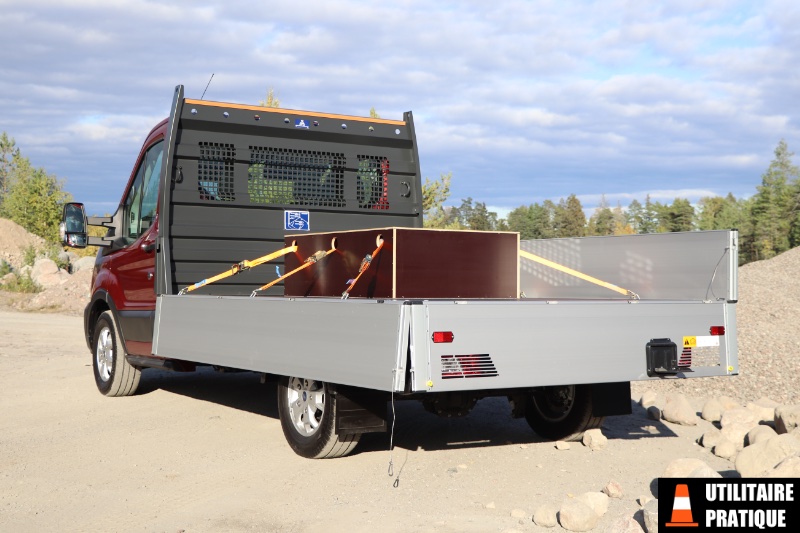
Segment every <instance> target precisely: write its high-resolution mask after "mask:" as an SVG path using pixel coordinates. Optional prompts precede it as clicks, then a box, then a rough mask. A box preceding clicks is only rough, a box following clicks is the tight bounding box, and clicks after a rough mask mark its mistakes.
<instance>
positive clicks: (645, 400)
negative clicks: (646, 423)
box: [639, 390, 658, 409]
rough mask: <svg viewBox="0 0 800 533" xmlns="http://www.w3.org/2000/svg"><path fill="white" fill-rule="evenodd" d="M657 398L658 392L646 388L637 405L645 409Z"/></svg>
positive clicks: (654, 402)
mask: <svg viewBox="0 0 800 533" xmlns="http://www.w3.org/2000/svg"><path fill="white" fill-rule="evenodd" d="M657 400H658V394H656V393H655V391H652V390H646V391H644V393H643V394H642V397H641V398H640V399H639V405H641V406H642V407H644V408H645V409H647V408H648V407H650V406H651V405H655V404H656V401H657Z"/></svg>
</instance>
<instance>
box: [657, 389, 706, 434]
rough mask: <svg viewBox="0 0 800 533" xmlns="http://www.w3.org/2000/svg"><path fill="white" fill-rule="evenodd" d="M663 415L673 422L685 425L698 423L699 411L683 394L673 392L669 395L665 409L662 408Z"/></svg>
mask: <svg viewBox="0 0 800 533" xmlns="http://www.w3.org/2000/svg"><path fill="white" fill-rule="evenodd" d="M661 417H662V418H663V419H664V420H666V421H667V422H672V423H673V424H680V425H683V426H696V425H697V413H696V412H695V410H694V409H693V408H692V405H691V404H690V403H689V400H687V399H686V396H684V395H683V394H678V393H672V394H668V395H667V401H666V403H665V404H664V409H662V410H661Z"/></svg>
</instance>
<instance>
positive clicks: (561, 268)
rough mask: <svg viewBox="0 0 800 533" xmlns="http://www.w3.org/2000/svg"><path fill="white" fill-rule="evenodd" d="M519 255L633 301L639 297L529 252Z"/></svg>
mask: <svg viewBox="0 0 800 533" xmlns="http://www.w3.org/2000/svg"><path fill="white" fill-rule="evenodd" d="M519 255H520V256H521V257H524V258H525V259H530V260H531V261H535V262H537V263H540V264H542V265H545V266H548V267H550V268H554V269H556V270H559V271H561V272H563V273H565V274H569V275H570V276H575V277H576V278H580V279H582V280H584V281H588V282H589V283H594V284H595V285H599V286H601V287H605V288H606V289H609V290H612V291H614V292H618V293H620V294H624V295H625V296H627V297H629V298H632V299H634V300H638V299H639V295H638V294H636V293H635V292H633V291H630V290H628V289H623V288H622V287H617V286H616V285H614V284H613V283H608V282H607V281H603V280H600V279H597V278H593V277H592V276H590V275H588V274H584V273H583V272H578V271H577V270H573V269H571V268H569V267H566V266H564V265H559V264H558V263H554V262H553V261H550V260H548V259H545V258H544V257H539V256H538V255H534V254H532V253H530V252H526V251H525V250H520V251H519Z"/></svg>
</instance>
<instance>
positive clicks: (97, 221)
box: [86, 217, 114, 246]
mask: <svg viewBox="0 0 800 533" xmlns="http://www.w3.org/2000/svg"><path fill="white" fill-rule="evenodd" d="M113 221H114V217H86V223H87V224H88V225H89V226H105V225H106V224H110V223H111V222H113ZM93 246H94V245H93Z"/></svg>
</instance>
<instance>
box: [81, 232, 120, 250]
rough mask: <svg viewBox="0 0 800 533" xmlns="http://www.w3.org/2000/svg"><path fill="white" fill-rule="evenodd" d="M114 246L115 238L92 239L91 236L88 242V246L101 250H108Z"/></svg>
mask: <svg viewBox="0 0 800 533" xmlns="http://www.w3.org/2000/svg"><path fill="white" fill-rule="evenodd" d="M113 244H114V237H92V236H91V235H89V237H88V240H87V242H86V245H87V246H99V247H101V248H108V247H109V246H111V245H113Z"/></svg>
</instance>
